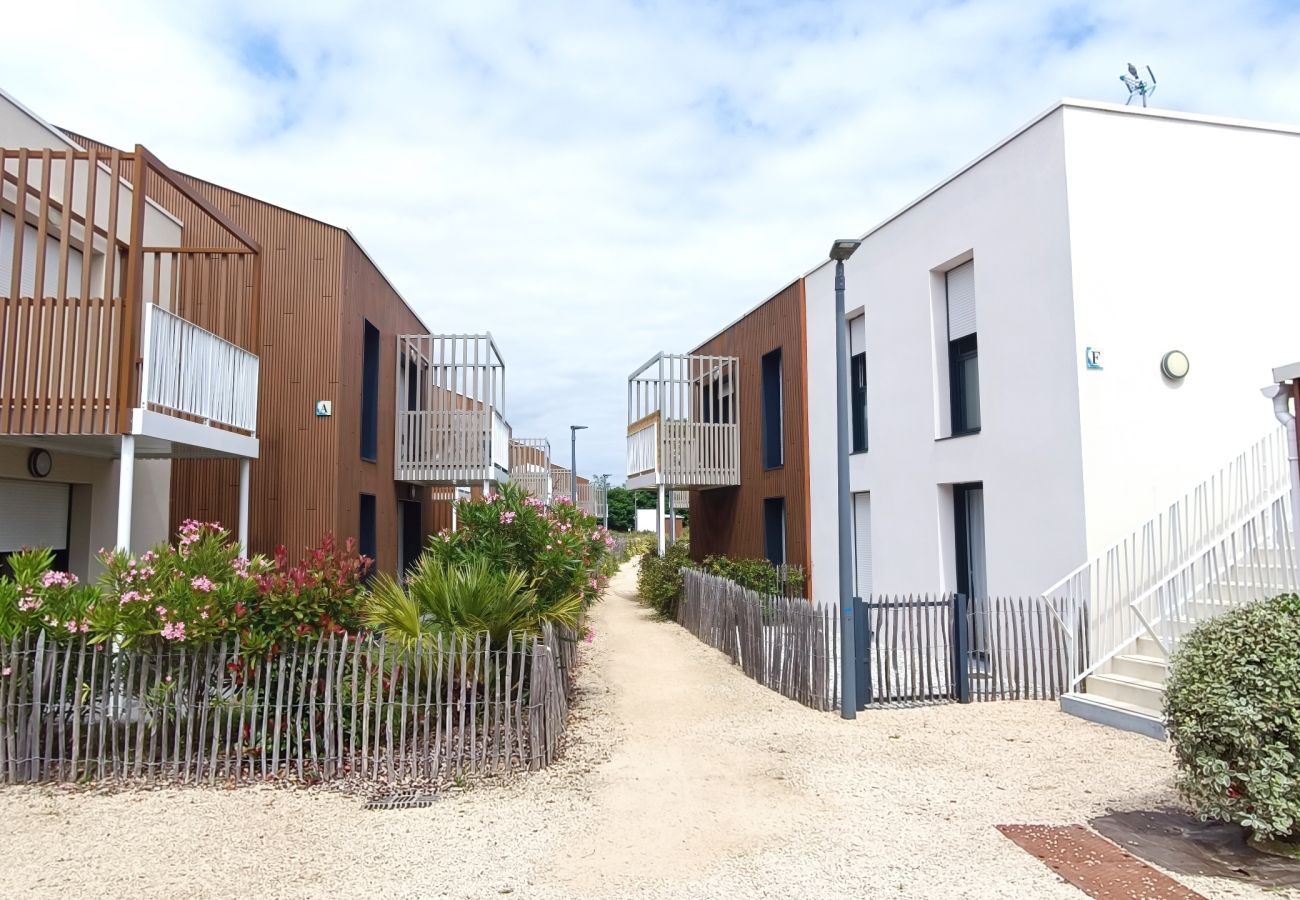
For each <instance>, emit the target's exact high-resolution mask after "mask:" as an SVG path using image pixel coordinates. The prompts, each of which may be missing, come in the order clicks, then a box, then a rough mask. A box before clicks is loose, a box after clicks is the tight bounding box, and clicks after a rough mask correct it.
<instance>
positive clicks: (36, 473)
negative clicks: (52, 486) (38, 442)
mask: <svg viewBox="0 0 1300 900" xmlns="http://www.w3.org/2000/svg"><path fill="white" fill-rule="evenodd" d="M53 468H54V461H53V460H52V459H50V451H48V450H42V449H41V448H39V447H37V448H36V449H35V450H33V451H32V452H31V453H28V454H27V471H28V472H30V473H31V476H32V477H33V478H44V477H45V476H46V475H49V474H50V470H51V469H53Z"/></svg>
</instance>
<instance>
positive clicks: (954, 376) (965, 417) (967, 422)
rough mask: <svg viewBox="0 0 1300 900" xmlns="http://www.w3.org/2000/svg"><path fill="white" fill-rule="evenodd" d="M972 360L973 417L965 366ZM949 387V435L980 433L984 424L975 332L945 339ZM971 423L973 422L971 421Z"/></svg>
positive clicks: (977, 345)
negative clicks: (968, 396) (967, 393)
mask: <svg viewBox="0 0 1300 900" xmlns="http://www.w3.org/2000/svg"><path fill="white" fill-rule="evenodd" d="M972 360H973V361H974V363H975V380H976V383H975V409H974V411H973V412H974V416H972V415H971V413H972V410H970V409H969V408H968V407H967V405H966V367H965V365H964V364H965V363H966V362H969V361H972ZM948 388H949V394H948V398H949V404H950V406H951V412H952V416H951V418H952V436H953V437H960V436H962V435H966V434H979V431H980V427H981V425H982V424H983V418H982V416H981V411H980V398H979V339H978V333H977V332H971V333H970V334H968V335H966V336H964V337H959V338H957V339H956V340H952V341H949V342H948ZM972 423H973V424H972Z"/></svg>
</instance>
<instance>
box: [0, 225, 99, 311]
mask: <svg viewBox="0 0 1300 900" xmlns="http://www.w3.org/2000/svg"><path fill="white" fill-rule="evenodd" d="M38 234H39V232H37V230H36V226H34V225H27V226H24V228H23V274H22V280H21V281H20V283H19V288H18V296H19V297H31V296H33V295H34V294H35V293H36V254H37V244H38V241H37V237H38ZM13 265H14V217H13V216H11V215H9V214H8V213H0V297H8V296H9V286H10V279H11V278H12V277H13ZM58 281H59V241H58V239H57V238H54V237H52V236H51V237H49V238H47V239H46V240H45V283H44V284H43V285H42V287H41V293H43V294H44V295H45V296H47V297H57V296H58V295H59V292H58V289H57V285H58ZM65 294H66V296H70V297H77V296H80V294H81V251H80V250H78V249H77V248H76V247H69V248H68V289H67V291H66V292H65Z"/></svg>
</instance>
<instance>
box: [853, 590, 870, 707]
mask: <svg viewBox="0 0 1300 900" xmlns="http://www.w3.org/2000/svg"><path fill="white" fill-rule="evenodd" d="M853 621H854V622H855V623H856V624H857V640H858V681H857V692H858V709H859V710H863V709H866V708H867V704H868V703H870V702H871V617H870V616H869V615H867V604H866V603H864V602H863V600H862V598H861V597H854V598H853Z"/></svg>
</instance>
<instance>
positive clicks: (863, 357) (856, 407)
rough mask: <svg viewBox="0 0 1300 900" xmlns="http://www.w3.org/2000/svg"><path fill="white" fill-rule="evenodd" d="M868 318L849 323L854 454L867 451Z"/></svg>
mask: <svg viewBox="0 0 1300 900" xmlns="http://www.w3.org/2000/svg"><path fill="white" fill-rule="evenodd" d="M866 322H867V319H866V316H858V317H857V318H856V319H854V320H853V321H851V322H849V353H850V354H851V356H850V357H849V389H850V397H849V406H850V407H851V408H852V413H853V434H852V435H851V438H852V442H853V452H854V453H861V452H863V451H864V450H866V449H867V346H866V345H867V335H866V331H867V329H866Z"/></svg>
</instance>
